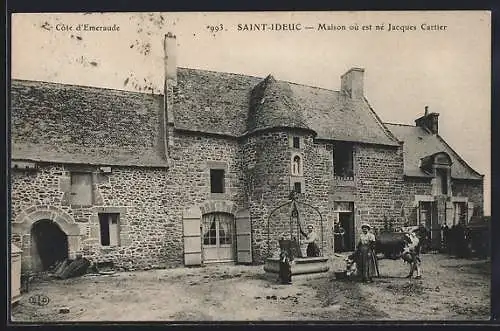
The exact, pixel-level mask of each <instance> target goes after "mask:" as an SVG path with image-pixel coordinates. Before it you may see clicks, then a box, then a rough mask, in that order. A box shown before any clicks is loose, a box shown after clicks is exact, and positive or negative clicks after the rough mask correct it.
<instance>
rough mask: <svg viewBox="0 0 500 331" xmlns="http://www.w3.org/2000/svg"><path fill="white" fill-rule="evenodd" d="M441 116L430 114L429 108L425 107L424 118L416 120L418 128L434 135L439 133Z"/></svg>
mask: <svg viewBox="0 0 500 331" xmlns="http://www.w3.org/2000/svg"><path fill="white" fill-rule="evenodd" d="M438 117H439V114H438V113H429V106H425V113H424V116H422V117H420V118H417V119H416V120H415V124H416V126H419V127H421V128H424V129H426V130H428V131H430V132H431V133H433V134H438V133H439V121H438Z"/></svg>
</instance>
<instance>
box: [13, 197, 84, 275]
mask: <svg viewBox="0 0 500 331" xmlns="http://www.w3.org/2000/svg"><path fill="white" fill-rule="evenodd" d="M49 224H50V225H49ZM43 229H44V231H42V232H44V233H45V232H48V233H51V234H50V235H49V236H55V237H56V238H59V239H56V241H54V244H56V243H57V245H56V247H62V250H61V254H60V255H54V254H55V253H54V254H52V256H53V257H52V258H46V262H45V264H47V263H50V260H52V259H53V258H54V256H55V257H56V258H57V257H59V258H61V257H63V256H67V257H68V258H70V259H74V258H75V257H76V254H78V253H79V252H80V244H81V240H82V238H81V234H80V227H79V225H78V224H76V223H75V220H74V219H73V217H71V216H70V215H69V214H68V213H66V212H64V211H62V210H60V209H59V208H57V207H54V206H48V207H45V206H44V207H39V206H31V207H29V208H27V209H25V210H23V211H22V212H21V213H20V214H19V215H18V217H17V218H16V220H15V221H14V222H12V234H13V235H16V236H20V237H21V243H20V244H21V246H22V250H23V252H22V255H21V269H22V271H23V272H27V271H42V270H44V266H43V264H42V261H41V259H40V254H39V252H38V245H39V244H38V243H37V238H36V237H37V236H38V237H40V236H39V235H37V234H36V233H37V232H40V231H41V230H43ZM56 229H57V231H56ZM61 232H62V234H64V238H65V240H66V243H64V239H62V238H63V235H62V234H61ZM54 234H55V235H54ZM43 238H45V236H43ZM50 238H51V240H53V238H52V237H50ZM38 241H40V240H38ZM42 241H44V240H42ZM42 245H43V244H42ZM44 249H47V251H50V249H49V248H48V247H46V246H44ZM42 250H43V249H42ZM63 253H64V254H66V255H63ZM43 254H44V253H43Z"/></svg>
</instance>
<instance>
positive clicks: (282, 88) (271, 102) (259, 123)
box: [247, 75, 309, 132]
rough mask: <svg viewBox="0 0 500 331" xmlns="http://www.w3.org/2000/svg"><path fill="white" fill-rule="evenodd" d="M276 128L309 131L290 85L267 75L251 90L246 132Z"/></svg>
mask: <svg viewBox="0 0 500 331" xmlns="http://www.w3.org/2000/svg"><path fill="white" fill-rule="evenodd" d="M276 127H289V128H302V129H309V127H308V126H307V124H306V121H305V120H304V114H303V112H302V110H301V107H300V105H299V103H298V102H297V100H296V98H295V97H294V94H293V91H292V89H291V88H290V84H289V83H287V82H283V81H276V79H274V77H273V76H271V75H269V76H267V77H266V78H265V79H264V80H263V81H261V82H260V83H259V84H257V86H255V87H254V88H253V89H252V92H251V96H250V110H249V114H248V120H247V132H255V131H258V130H264V129H268V128H276Z"/></svg>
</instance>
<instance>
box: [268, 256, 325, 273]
mask: <svg viewBox="0 0 500 331" xmlns="http://www.w3.org/2000/svg"><path fill="white" fill-rule="evenodd" d="M328 260H329V259H328V257H324V256H320V257H298V258H295V259H294V263H292V265H291V269H292V279H293V278H294V276H307V278H309V277H321V276H325V275H327V274H328V271H329V270H330V265H329V263H328ZM279 270H280V259H279V257H270V258H267V259H266V262H265V264H264V271H265V272H266V275H267V276H269V277H275V278H277V277H278V274H279Z"/></svg>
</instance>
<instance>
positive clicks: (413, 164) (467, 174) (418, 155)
mask: <svg viewBox="0 0 500 331" xmlns="http://www.w3.org/2000/svg"><path fill="white" fill-rule="evenodd" d="M385 126H386V127H387V128H388V129H389V130H390V131H391V132H392V133H393V134H394V135H395V136H396V137H397V138H398V139H399V140H401V141H403V142H404V144H403V153H404V173H405V175H406V176H410V177H430V175H428V174H426V173H425V172H423V171H422V170H421V169H420V159H422V158H425V157H428V156H430V155H433V154H435V153H438V152H446V153H447V154H448V155H449V156H450V158H451V161H452V165H451V177H452V178H456V179H477V180H480V179H482V176H481V174H479V173H478V172H476V171H475V170H474V169H472V168H471V167H470V166H469V165H468V164H467V163H466V162H465V161H464V160H463V159H462V158H461V157H460V156H459V155H458V154H457V153H456V152H455V151H454V150H453V149H452V148H451V147H450V146H449V145H448V144H447V143H446V142H445V141H444V139H443V138H442V137H440V136H439V135H435V134H431V133H429V132H428V131H426V130H424V129H422V128H421V127H418V126H412V125H403V124H392V123H385Z"/></svg>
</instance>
